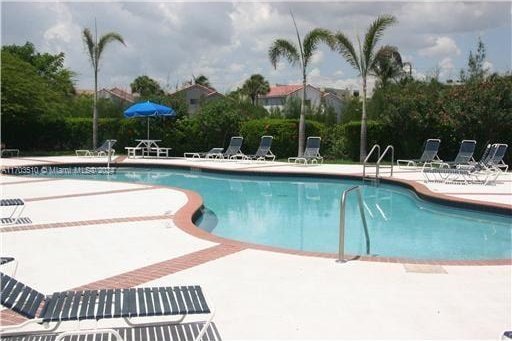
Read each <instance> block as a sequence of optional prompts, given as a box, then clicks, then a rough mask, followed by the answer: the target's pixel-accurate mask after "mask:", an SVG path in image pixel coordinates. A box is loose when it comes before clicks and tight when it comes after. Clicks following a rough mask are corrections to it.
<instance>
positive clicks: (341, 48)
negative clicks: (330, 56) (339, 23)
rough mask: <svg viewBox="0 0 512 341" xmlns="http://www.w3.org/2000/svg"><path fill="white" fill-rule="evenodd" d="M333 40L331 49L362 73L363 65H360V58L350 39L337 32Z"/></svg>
mask: <svg viewBox="0 0 512 341" xmlns="http://www.w3.org/2000/svg"><path fill="white" fill-rule="evenodd" d="M332 39H333V45H332V47H331V48H333V49H334V50H336V51H338V52H339V53H341V55H342V56H343V57H344V58H345V60H346V61H347V62H348V63H349V64H350V65H352V67H354V68H355V69H356V70H358V71H359V72H361V64H360V63H359V58H358V56H357V53H356V50H355V49H354V45H353V44H352V42H351V41H350V39H348V38H347V36H346V35H345V34H343V33H342V32H337V33H336V34H335V35H334V36H333V37H332Z"/></svg>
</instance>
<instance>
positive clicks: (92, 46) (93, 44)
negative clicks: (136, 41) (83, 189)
mask: <svg viewBox="0 0 512 341" xmlns="http://www.w3.org/2000/svg"><path fill="white" fill-rule="evenodd" d="M95 26H96V23H95ZM83 39H84V42H85V45H86V46H87V49H88V51H89V57H90V58H91V64H92V68H93V69H94V107H93V114H92V145H93V148H96V146H97V145H98V70H99V63H100V58H101V55H102V53H103V51H104V50H105V47H106V46H107V45H108V44H109V43H110V42H112V41H116V40H117V41H118V42H120V43H122V44H123V45H125V46H126V44H125V43H124V40H123V37H121V35H120V34H119V33H116V32H109V33H107V34H105V35H103V36H102V37H101V38H100V40H98V32H97V30H96V34H95V36H94V38H93V36H92V33H91V31H90V30H89V29H88V28H85V29H84V31H83Z"/></svg>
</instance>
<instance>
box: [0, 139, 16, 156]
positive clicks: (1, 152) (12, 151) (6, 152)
mask: <svg viewBox="0 0 512 341" xmlns="http://www.w3.org/2000/svg"><path fill="white" fill-rule="evenodd" d="M15 155H16V157H19V156H20V150H19V149H16V148H5V143H3V142H2V143H0V157H7V156H15Z"/></svg>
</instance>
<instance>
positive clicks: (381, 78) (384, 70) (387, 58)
mask: <svg viewBox="0 0 512 341" xmlns="http://www.w3.org/2000/svg"><path fill="white" fill-rule="evenodd" d="M375 59H376V62H375V64H374V67H373V69H372V74H374V75H375V76H376V77H377V81H378V84H379V85H380V86H381V87H385V86H386V85H387V84H388V83H389V82H390V81H395V82H396V81H398V80H399V79H400V78H401V77H402V76H403V75H404V74H405V72H404V63H403V62H402V56H401V55H400V52H398V49H397V48H396V47H395V46H391V45H386V46H383V47H381V48H380V49H379V51H378V52H377V54H376V55H375Z"/></svg>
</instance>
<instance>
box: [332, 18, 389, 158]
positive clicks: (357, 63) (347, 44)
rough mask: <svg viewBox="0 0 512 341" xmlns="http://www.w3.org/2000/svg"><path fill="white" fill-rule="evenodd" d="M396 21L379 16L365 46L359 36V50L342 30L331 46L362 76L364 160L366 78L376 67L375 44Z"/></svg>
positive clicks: (363, 146) (362, 155) (363, 142)
mask: <svg viewBox="0 0 512 341" xmlns="http://www.w3.org/2000/svg"><path fill="white" fill-rule="evenodd" d="M394 23H396V18H395V17H393V16H391V15H382V16H379V17H378V18H377V19H376V20H375V21H374V22H373V23H372V24H371V25H370V27H369V28H368V31H366V34H365V36H364V42H363V46H361V41H360V40H359V37H357V43H358V51H359V53H358V52H356V49H355V48H354V45H353V44H352V42H351V41H350V40H349V39H348V38H347V36H346V35H345V34H343V33H342V32H337V33H336V34H334V37H333V38H334V41H333V42H332V44H331V48H332V49H333V50H336V51H337V52H339V53H341V55H342V56H343V57H345V60H346V61H347V62H348V63H349V64H350V65H352V66H353V67H354V68H355V69H356V70H357V71H358V72H359V76H361V80H362V83H363V84H362V85H363V112H362V114H361V142H360V150H359V160H360V161H361V162H362V161H364V159H365V158H366V119H367V116H366V80H367V77H368V74H369V73H370V72H371V71H372V70H373V69H374V68H375V64H376V62H377V58H376V57H377V54H376V53H375V46H376V45H377V43H378V42H379V40H380V38H381V37H382V34H383V33H384V30H385V29H386V28H387V27H388V26H391V25H392V24H394Z"/></svg>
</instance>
